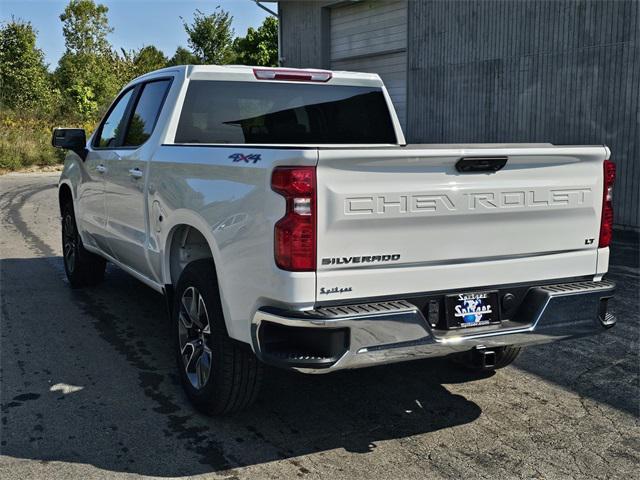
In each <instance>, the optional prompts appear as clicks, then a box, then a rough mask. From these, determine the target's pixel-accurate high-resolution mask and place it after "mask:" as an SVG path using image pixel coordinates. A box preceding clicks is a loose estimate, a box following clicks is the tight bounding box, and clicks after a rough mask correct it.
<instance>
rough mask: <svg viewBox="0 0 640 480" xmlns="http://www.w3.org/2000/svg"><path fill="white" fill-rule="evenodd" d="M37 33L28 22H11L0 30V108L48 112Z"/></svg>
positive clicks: (50, 100) (45, 75) (50, 98)
mask: <svg viewBox="0 0 640 480" xmlns="http://www.w3.org/2000/svg"><path fill="white" fill-rule="evenodd" d="M36 35H37V32H36V31H35V30H34V28H33V27H32V26H31V23H29V22H23V21H20V20H15V19H12V20H11V21H10V22H8V23H6V24H4V25H3V26H2V27H0V98H1V100H2V106H3V107H8V108H20V109H38V110H45V111H46V110H49V109H50V108H51V106H52V103H53V98H54V95H55V92H53V91H52V87H51V82H50V78H49V73H48V72H47V66H46V65H45V63H44V54H43V53H42V50H40V49H39V48H37V47H36Z"/></svg>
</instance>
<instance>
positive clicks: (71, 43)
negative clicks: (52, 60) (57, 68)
mask: <svg viewBox="0 0 640 480" xmlns="http://www.w3.org/2000/svg"><path fill="white" fill-rule="evenodd" d="M108 12H109V8H108V7H107V6H105V5H101V4H96V3H94V2H93V0H71V1H70V2H69V4H68V5H67V6H66V8H65V9H64V12H63V13H62V14H61V15H60V20H62V34H63V35H64V43H65V46H66V47H67V52H70V53H77V54H87V53H93V54H101V53H105V52H108V51H109V50H111V47H110V45H109V41H108V40H107V35H108V34H109V33H111V32H113V28H111V27H110V26H109V18H108V17H107V13H108Z"/></svg>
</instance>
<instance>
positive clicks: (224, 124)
mask: <svg viewBox="0 0 640 480" xmlns="http://www.w3.org/2000/svg"><path fill="white" fill-rule="evenodd" d="M174 141H175V143H214V144H245V143H251V144H332V143H333V144H335V143H342V144H375V143H379V144H390V143H396V141H397V139H396V134H395V130H394V127H393V122H392V120H391V115H390V113H389V109H388V107H387V102H386V100H385V97H384V94H383V92H382V89H381V88H378V87H357V86H339V85H312V84H302V83H301V84H296V83H278V82H237V81H235V82H234V81H232V82H227V81H217V80H192V81H191V82H190V83H189V86H188V89H187V94H186V98H185V101H184V104H183V106H182V112H181V114H180V120H179V122H178V128H177V131H176V136H175V140H174Z"/></svg>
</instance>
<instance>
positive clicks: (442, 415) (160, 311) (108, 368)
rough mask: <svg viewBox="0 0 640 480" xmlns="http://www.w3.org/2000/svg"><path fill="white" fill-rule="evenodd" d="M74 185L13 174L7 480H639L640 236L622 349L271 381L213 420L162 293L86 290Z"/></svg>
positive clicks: (573, 345)
mask: <svg viewBox="0 0 640 480" xmlns="http://www.w3.org/2000/svg"><path fill="white" fill-rule="evenodd" d="M56 184H57V175H56V174H10V175H5V176H0V296H1V319H0V382H1V388H0V403H1V405H2V415H1V424H0V442H1V444H0V478H1V479H3V480H4V479H7V480H9V479H27V478H37V479H68V478H69V479H70V478H78V479H95V478H134V477H139V476H151V477H160V478H167V477H189V478H193V477H197V478H225V479H263V478H264V479H267V478H273V479H282V478H301V479H316V478H330V479H332V480H338V479H343V478H344V479H357V478H376V479H378V478H393V479H414V478H415V479H424V478H429V479H439V478H469V479H470V478H492V479H495V478H505V479H510V478H545V479H554V478H580V479H583V478H624V479H631V478H638V471H639V470H638V468H639V467H638V466H639V465H640V385H639V381H640V363H639V358H638V352H639V342H638V340H639V333H640V314H639V312H640V304H639V298H638V296H639V289H640V285H639V272H640V270H639V267H638V256H639V254H638V252H639V247H638V235H637V234H633V233H628V232H616V236H615V238H616V240H615V242H614V246H613V249H612V252H613V253H612V266H611V274H610V276H609V278H611V279H614V280H616V281H617V282H618V294H617V297H616V299H615V300H614V301H613V304H612V309H613V311H614V313H615V314H616V315H617V316H618V325H617V326H616V327H615V328H614V329H612V330H611V331H609V332H607V333H605V334H602V335H599V336H595V337H588V338H583V339H579V340H573V341H566V342H561V343H555V344H550V345H545V346H539V347H535V348H533V347H532V348H530V349H528V350H526V351H525V352H524V353H523V354H522V355H521V356H520V358H519V359H518V360H517V361H516V362H515V364H514V365H513V366H511V367H509V368H506V369H503V370H500V371H498V372H497V373H492V374H484V375H480V376H478V375H475V374H470V373H468V372H465V371H463V370H461V369H459V368H457V367H452V366H451V365H450V363H449V362H448V361H447V360H442V359H434V360H421V361H415V362H411V363H405V364H397V365H391V366H382V367H375V368H370V369H364V370H353V371H347V372H338V373H335V374H331V375H321V376H304V375H301V374H294V373H288V372H284V371H279V370H269V371H268V375H267V379H266V381H265V384H264V388H263V390H262V393H261V396H260V399H259V400H258V402H257V403H256V404H255V406H254V407H252V408H251V409H250V410H249V411H247V412H244V413H241V414H237V415H235V416H232V417H227V418H210V417H206V416H204V415H201V414H199V413H197V412H196V411H194V409H193V408H192V407H191V405H190V404H189V402H188V401H187V399H186V397H185V395H184V394H183V392H182V389H181V387H180V385H179V383H178V378H177V376H176V371H175V361H174V355H173V352H172V340H171V336H170V326H169V323H168V320H167V318H166V315H165V310H164V304H163V299H162V297H161V296H160V295H159V294H157V293H155V292H153V291H152V290H150V289H149V288H147V287H146V286H144V285H142V284H141V283H139V282H137V281H136V280H134V279H133V278H131V277H129V276H127V275H126V274H125V273H124V272H122V271H121V270H119V269H118V268H116V267H113V266H109V268H108V271H107V275H106V280H105V282H104V283H103V284H101V285H99V286H97V287H93V288H88V289H84V290H71V289H70V288H69V285H68V283H67V281H66V279H65V275H64V269H63V264H62V258H61V246H60V226H59V224H60V218H59V211H58V205H57V188H56ZM634 472H635V473H634Z"/></svg>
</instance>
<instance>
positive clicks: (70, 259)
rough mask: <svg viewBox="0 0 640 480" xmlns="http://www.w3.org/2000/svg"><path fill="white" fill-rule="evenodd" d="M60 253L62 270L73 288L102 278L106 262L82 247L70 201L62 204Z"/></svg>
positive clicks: (94, 282)
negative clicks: (62, 260)
mask: <svg viewBox="0 0 640 480" xmlns="http://www.w3.org/2000/svg"><path fill="white" fill-rule="evenodd" d="M62 253H63V257H64V271H65V273H66V274H67V278H68V279H69V283H70V284H71V286H72V287H73V288H80V287H86V286H91V285H96V284H98V283H100V282H101V281H102V280H103V279H104V271H105V269H106V266H107V262H106V260H105V259H104V258H102V257H100V256H98V255H96V254H94V253H91V252H89V251H88V250H87V249H85V248H84V245H83V244H82V238H81V237H80V234H79V233H78V226H77V224H76V217H75V214H74V211H73V204H72V203H71V202H67V203H65V204H64V205H63V206H62Z"/></svg>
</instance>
